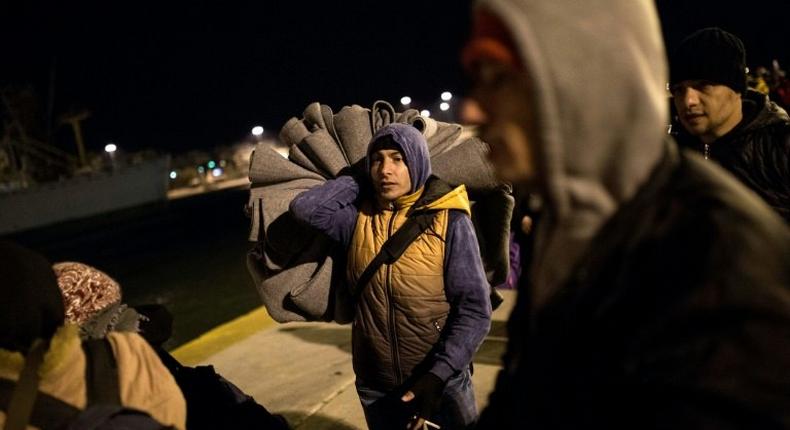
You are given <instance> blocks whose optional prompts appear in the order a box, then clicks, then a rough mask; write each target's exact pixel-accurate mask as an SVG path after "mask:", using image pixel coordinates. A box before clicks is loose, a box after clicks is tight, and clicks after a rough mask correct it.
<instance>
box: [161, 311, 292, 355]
mask: <svg viewBox="0 0 790 430" xmlns="http://www.w3.org/2000/svg"><path fill="white" fill-rule="evenodd" d="M276 324H277V322H276V321H274V320H273V319H272V318H271V317H270V316H269V313H268V312H266V308H264V307H263V306H261V307H260V308H258V309H255V310H254V311H251V312H249V313H247V314H245V315H242V316H240V317H238V318H236V319H234V320H232V321H229V322H227V323H225V324H222V325H220V326H217V327H215V328H213V329H211V330H209V331H207V332H206V333H203V334H202V335H200V336H198V337H197V338H195V339H193V340H191V341H189V342H187V343H185V344H184V345H181V346H179V347H178V348H176V349H175V350H173V351H171V354H173V357H175V358H176V359H177V360H178V361H180V362H181V363H182V364H184V365H186V366H195V365H197V364H200V363H202V362H204V361H206V359H207V358H209V357H210V356H212V355H214V354H216V353H218V352H220V351H222V350H223V349H225V348H227V347H229V346H231V345H233V344H235V343H237V342H239V341H241V340H243V339H246V338H248V337H250V336H252V335H253V334H255V333H257V332H259V331H261V330H263V329H266V328H269V327H272V326H275V325H276Z"/></svg>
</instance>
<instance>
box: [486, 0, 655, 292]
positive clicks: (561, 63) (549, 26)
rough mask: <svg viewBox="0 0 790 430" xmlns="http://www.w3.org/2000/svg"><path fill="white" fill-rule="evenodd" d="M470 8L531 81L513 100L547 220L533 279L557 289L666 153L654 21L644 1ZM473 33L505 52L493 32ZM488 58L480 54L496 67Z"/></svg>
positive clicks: (531, 1)
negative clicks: (528, 128) (518, 103)
mask: <svg viewBox="0 0 790 430" xmlns="http://www.w3.org/2000/svg"><path fill="white" fill-rule="evenodd" d="M477 7H478V12H477V13H480V12H485V13H490V14H493V15H495V16H496V17H497V18H498V19H499V20H500V21H501V23H502V25H504V27H505V28H506V29H507V31H508V33H509V36H510V40H512V43H513V45H514V46H515V49H516V51H517V54H518V56H519V61H518V63H519V65H520V66H521V68H523V72H524V73H525V74H526V75H527V76H528V78H529V79H530V83H531V85H530V90H529V91H530V92H529V94H521V95H514V96H515V97H526V98H528V100H530V102H531V104H532V112H533V114H534V116H533V117H532V118H530V119H531V121H532V123H533V124H534V130H535V136H531V137H532V138H531V139H530V142H531V143H532V144H534V145H536V147H537V151H536V155H537V159H536V163H540V169H538V171H539V173H540V174H541V178H540V182H541V183H542V184H543V192H544V194H545V195H544V197H545V199H544V200H545V202H546V210H547V211H548V212H549V214H548V215H549V216H547V217H544V222H542V223H541V228H540V230H539V231H538V237H537V241H538V243H537V244H536V247H537V248H538V249H536V258H535V262H534V264H535V267H536V268H538V270H537V271H538V272H540V273H536V271H533V273H534V274H535V275H534V276H536V277H537V278H538V280H537V281H536V282H537V283H539V284H543V283H544V284H555V285H556V284H557V283H559V282H561V280H562V278H563V276H565V275H567V274H568V273H567V272H569V271H570V269H571V267H573V264H574V258H576V256H577V255H578V254H580V253H581V252H583V250H584V249H586V247H587V246H588V245H589V240H590V239H591V238H592V237H593V236H594V234H595V233H596V232H597V231H598V230H599V229H600V227H601V226H602V225H603V223H604V222H605V221H606V220H607V219H609V218H610V217H611V216H612V215H613V214H614V212H615V211H616V210H617V209H618V207H619V206H620V205H622V204H623V203H624V202H626V201H628V200H629V199H630V198H631V197H633V195H634V194H635V193H636V191H637V190H638V189H639V187H640V186H641V185H642V184H643V183H644V182H645V181H646V180H647V179H648V178H649V175H650V173H651V171H652V170H653V168H654V167H655V166H656V165H657V164H658V163H659V161H660V160H661V158H662V156H663V154H664V152H665V144H664V139H665V136H666V127H667V125H668V124H669V102H668V98H667V94H666V82H667V64H666V54H665V51H664V44H663V38H662V35H661V27H660V24H659V20H658V15H657V13H656V10H655V5H654V2H653V0H604V1H595V2H580V1H577V0H551V1H545V0H479V1H478V4H477ZM478 21H480V20H479V19H478ZM489 21H490V20H489ZM489 25H490V23H489ZM482 33H483V34H484V35H487V37H488V38H489V39H490V38H491V37H494V40H495V41H499V42H500V44H499V45H501V47H504V48H508V43H503V42H502V41H503V40H505V41H507V40H506V38H502V37H498V38H497V37H495V36H496V35H497V34H499V33H497V32H495V31H491V30H490V29H489V30H488V31H483V32H482ZM473 34H481V32H473ZM491 52H492V51H491V50H490V49H489V50H488V51H485V50H484V51H482V54H485V55H486V56H487V57H489V58H494V59H496V58H497V56H496V55H492V53H491ZM493 53H494V54H496V52H493ZM477 55H481V53H480V52H479V50H478V54H477ZM500 56H501V55H500ZM552 272H553V273H552Z"/></svg>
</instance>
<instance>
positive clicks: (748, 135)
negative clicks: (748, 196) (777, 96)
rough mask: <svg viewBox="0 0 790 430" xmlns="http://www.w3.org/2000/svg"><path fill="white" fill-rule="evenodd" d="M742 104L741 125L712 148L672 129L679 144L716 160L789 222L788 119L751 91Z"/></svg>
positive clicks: (789, 128) (789, 161)
mask: <svg viewBox="0 0 790 430" xmlns="http://www.w3.org/2000/svg"><path fill="white" fill-rule="evenodd" d="M742 103H743V119H742V120H741V122H740V124H738V126H736V127H735V128H734V129H733V130H731V131H730V132H729V133H727V134H726V135H724V136H722V137H721V138H719V139H717V140H716V141H715V142H713V143H712V144H711V145H705V144H703V143H702V142H701V141H700V140H699V139H698V138H695V137H694V136H691V135H690V134H689V133H688V132H686V130H685V129H684V128H683V126H682V125H681V124H676V127H673V128H675V129H677V130H679V131H678V133H677V139H678V143H679V144H680V145H682V146H684V147H687V148H691V149H694V150H697V151H700V152H703V153H705V154H707V155H708V157H709V158H710V159H713V160H716V161H717V162H718V163H719V164H720V165H721V166H722V167H724V168H725V169H727V170H728V171H729V172H730V173H732V174H733V175H735V177H736V178H738V179H740V180H741V182H743V183H744V184H745V185H746V186H747V187H749V188H750V189H751V190H752V191H754V192H756V193H757V194H758V195H759V196H760V197H762V198H763V200H765V201H766V202H767V203H768V204H769V205H770V206H771V207H773V208H774V210H776V211H777V212H778V213H779V215H781V216H782V217H783V218H784V219H785V222H788V223H790V117H788V116H787V112H785V110H784V109H782V108H781V107H779V106H778V105H777V104H776V103H774V102H772V101H770V100H769V99H768V96H767V95H765V94H761V93H759V92H757V91H754V90H747V92H746V94H744V96H743V102H742ZM706 146H707V148H706Z"/></svg>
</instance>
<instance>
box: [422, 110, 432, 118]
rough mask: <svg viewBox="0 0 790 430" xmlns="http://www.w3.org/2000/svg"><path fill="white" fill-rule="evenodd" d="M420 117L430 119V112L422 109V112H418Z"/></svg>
mask: <svg viewBox="0 0 790 430" xmlns="http://www.w3.org/2000/svg"><path fill="white" fill-rule="evenodd" d="M420 115H422V116H424V117H426V118H430V117H431V111H429V110H428V109H423V110H421V111H420Z"/></svg>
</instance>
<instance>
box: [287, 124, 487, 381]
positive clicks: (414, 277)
mask: <svg viewBox="0 0 790 430" xmlns="http://www.w3.org/2000/svg"><path fill="white" fill-rule="evenodd" d="M385 135H389V136H391V137H392V139H393V141H394V142H395V143H396V144H397V145H398V146H399V147H400V149H401V151H402V153H403V154H404V159H405V162H406V165H407V167H408V169H409V175H410V178H411V180H412V189H411V190H410V191H411V193H410V194H407V195H405V196H403V197H401V198H399V199H397V200H396V201H395V202H393V204H392V205H391V207H388V208H380V207H378V206H377V204H376V203H374V200H373V198H372V195H370V194H368V192H365V191H363V192H362V193H361V192H360V182H362V183H363V184H365V183H367V182H368V181H369V178H366V179H364V180H357V179H355V178H354V177H352V176H341V177H339V178H337V179H334V180H330V181H327V182H326V183H325V184H324V185H321V186H319V187H315V188H313V189H311V190H308V191H306V192H304V193H302V194H300V195H299V196H297V197H296V198H295V199H294V200H293V201H292V203H291V205H290V211H291V213H292V214H293V215H294V216H295V217H296V218H297V219H299V220H301V221H302V222H305V223H307V224H309V225H311V226H313V227H315V228H317V229H318V230H320V231H323V232H324V233H326V234H327V235H328V236H330V237H331V238H333V239H335V240H337V241H339V242H341V243H342V244H344V245H345V246H346V247H348V249H349V252H348V277H349V278H350V279H349V280H350V281H351V284H352V285H353V282H354V281H355V280H356V279H357V278H358V277H359V276H360V275H361V273H362V272H363V271H364V269H365V268H366V267H367V264H368V263H369V262H370V261H371V260H372V259H373V257H375V255H376V254H377V253H378V252H379V251H380V249H381V247H382V245H383V244H384V242H385V241H386V240H387V238H389V237H390V236H391V235H392V234H393V233H394V232H395V231H397V229H398V228H399V227H400V226H401V225H403V223H404V222H405V220H406V217H407V214H409V213H410V211H419V210H430V211H438V215H437V216H436V217H435V218H434V223H433V226H432V228H429V229H428V230H427V231H426V232H425V233H423V234H422V235H421V236H420V237H418V238H417V239H416V240H415V241H414V242H413V243H412V244H411V245H410V246H409V248H408V249H407V250H406V251H405V252H404V254H403V255H402V256H401V258H400V259H399V260H398V261H397V262H395V263H394V264H392V265H383V266H382V267H381V268H380V269H379V271H378V272H377V274H376V275H375V276H374V278H373V280H372V281H371V282H370V283H369V284H368V285H367V286H365V287H364V289H363V290H362V293H361V296H360V297H359V300H358V302H357V306H356V310H355V318H354V325H353V346H354V349H353V359H354V371H355V373H356V375H357V379H358V381H359V383H360V384H361V385H363V386H367V387H370V388H375V389H380V390H391V389H394V388H396V387H398V386H400V385H402V384H403V383H405V382H406V380H407V379H408V378H409V377H410V376H411V375H412V374H413V373H416V372H417V371H419V372H424V371H430V372H432V373H434V374H435V375H436V376H438V377H440V378H441V379H443V380H447V379H448V378H449V377H450V376H452V375H453V374H455V373H457V372H459V371H461V370H463V369H465V368H466V367H467V366H468V365H469V363H470V362H471V361H472V356H473V354H474V352H475V351H476V350H477V348H478V347H479V346H480V344H481V343H482V340H483V338H484V337H485V334H486V333H487V332H488V329H489V327H490V313H491V309H490V307H491V305H490V301H489V296H488V295H489V286H488V283H487V281H486V278H485V273H484V272H483V268H482V262H481V260H480V252H479V249H478V246H477V239H476V237H475V233H474V229H473V226H472V223H471V219H470V218H469V213H470V209H469V200H468V198H467V196H466V191H465V189H464V187H463V186H459V187H457V188H455V189H451V188H450V187H449V186H446V185H444V184H442V183H441V182H440V181H438V180H431V181H429V177H430V175H431V168H430V161H429V158H428V151H427V146H426V144H425V139H424V137H423V136H422V134H421V133H420V132H419V131H418V130H417V129H415V128H414V127H412V126H410V125H405V124H392V125H389V126H387V127H384V128H382V129H381V130H379V132H378V133H377V134H376V135H375V136H374V137H373V139H372V140H371V142H375V141H376V140H377V139H379V138H381V137H383V136H385ZM369 150H370V148H369ZM369 157H370V153H368V157H367V158H366V161H365V166H366V167H368V166H369V161H367V160H369ZM426 184H427V186H426ZM437 189H438V190H441V191H439V192H437V191H436V190H437ZM429 194H433V196H432V197H431V198H426V199H423V197H426V196H427V195H429Z"/></svg>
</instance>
